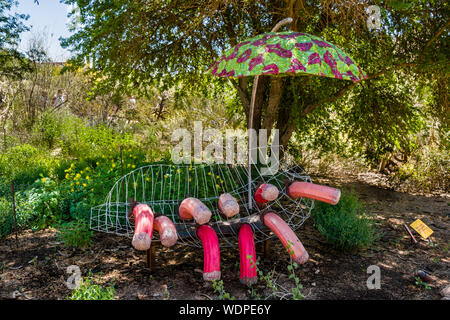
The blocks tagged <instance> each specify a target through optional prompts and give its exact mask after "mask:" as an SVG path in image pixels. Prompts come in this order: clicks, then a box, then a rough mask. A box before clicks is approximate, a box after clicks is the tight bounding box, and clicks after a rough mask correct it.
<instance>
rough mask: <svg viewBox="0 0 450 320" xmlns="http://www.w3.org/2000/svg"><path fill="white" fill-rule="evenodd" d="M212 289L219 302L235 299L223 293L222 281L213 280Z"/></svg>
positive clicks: (225, 292)
mask: <svg viewBox="0 0 450 320" xmlns="http://www.w3.org/2000/svg"><path fill="white" fill-rule="evenodd" d="M212 287H213V289H214V292H217V293H218V294H219V297H218V298H219V300H235V299H236V298H235V297H233V296H231V295H230V294H229V293H228V292H227V291H225V289H224V287H223V280H219V281H218V280H214V279H213V281H212Z"/></svg>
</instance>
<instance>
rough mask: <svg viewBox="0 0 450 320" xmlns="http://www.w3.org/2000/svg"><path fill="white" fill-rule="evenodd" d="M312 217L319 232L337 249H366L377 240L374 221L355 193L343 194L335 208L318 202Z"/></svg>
mask: <svg viewBox="0 0 450 320" xmlns="http://www.w3.org/2000/svg"><path fill="white" fill-rule="evenodd" d="M312 217H313V219H314V222H315V226H316V227H317V229H318V230H319V232H320V233H321V234H322V235H323V236H324V237H325V239H326V241H327V242H328V243H330V244H332V245H333V246H334V247H335V248H336V249H339V250H343V251H347V250H351V249H356V248H360V247H366V246H369V245H370V244H372V243H373V241H374V240H375V233H374V229H373V224H372V221H371V220H370V219H369V218H368V217H367V215H366V212H365V209H364V206H363V204H362V203H361V202H360V201H359V200H358V198H357V197H356V195H355V194H354V193H345V192H343V193H342V194H341V198H340V200H339V202H338V204H336V205H334V206H333V205H329V204H326V203H322V202H316V206H315V208H314V209H313V213H312Z"/></svg>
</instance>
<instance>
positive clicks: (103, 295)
mask: <svg viewBox="0 0 450 320" xmlns="http://www.w3.org/2000/svg"><path fill="white" fill-rule="evenodd" d="M93 280H94V279H93V276H92V272H91V271H89V274H88V276H87V277H85V278H83V279H82V280H81V283H80V286H79V287H78V288H77V289H74V290H73V291H72V294H71V295H70V296H68V297H67V300H114V294H115V293H116V289H115V288H114V285H112V284H111V285H109V286H108V287H106V288H104V287H102V286H100V285H98V284H95V283H94V282H93Z"/></svg>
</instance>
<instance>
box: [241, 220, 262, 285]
mask: <svg viewBox="0 0 450 320" xmlns="http://www.w3.org/2000/svg"><path fill="white" fill-rule="evenodd" d="M238 242H239V257H240V267H241V269H240V281H241V283H243V284H247V285H248V284H252V283H256V281H257V279H258V277H257V274H256V250H255V240H254V238H253V230H252V228H251V227H250V225H248V224H246V223H245V224H243V225H242V226H241V228H240V229H239V238H238Z"/></svg>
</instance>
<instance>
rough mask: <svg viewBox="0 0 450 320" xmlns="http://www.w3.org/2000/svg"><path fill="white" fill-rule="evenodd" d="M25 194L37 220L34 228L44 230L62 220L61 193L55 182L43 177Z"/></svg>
mask: <svg viewBox="0 0 450 320" xmlns="http://www.w3.org/2000/svg"><path fill="white" fill-rule="evenodd" d="M25 194H26V196H27V199H28V202H29V203H30V205H31V209H32V211H33V212H34V213H35V215H36V218H37V219H36V220H35V222H34V227H36V228H39V229H43V228H46V227H48V226H53V225H55V224H56V223H57V222H58V221H59V220H60V210H59V209H60V204H61V202H60V191H59V188H58V185H57V184H56V182H55V181H53V180H51V179H50V178H45V177H42V178H41V179H39V180H36V182H35V183H34V184H33V185H32V188H31V189H30V190H27V191H26V192H25Z"/></svg>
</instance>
